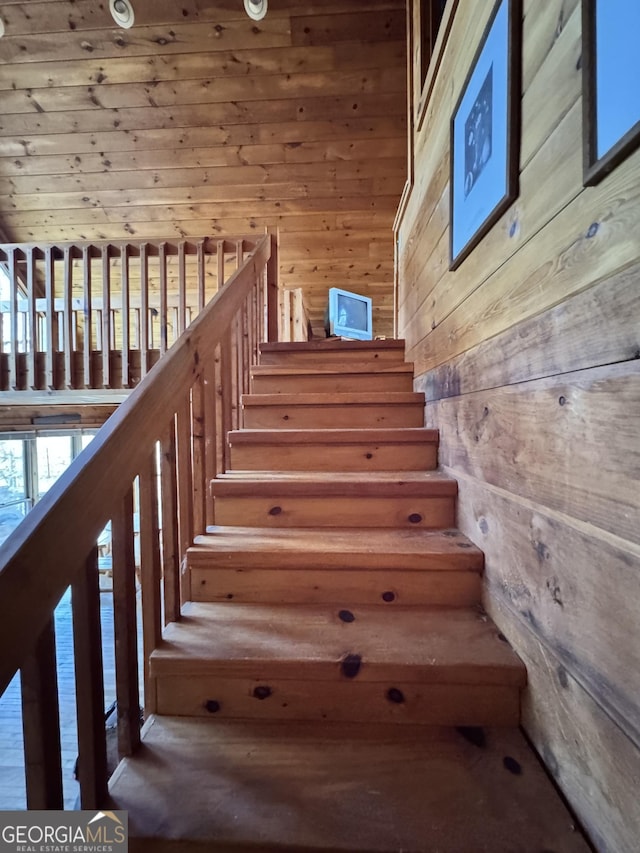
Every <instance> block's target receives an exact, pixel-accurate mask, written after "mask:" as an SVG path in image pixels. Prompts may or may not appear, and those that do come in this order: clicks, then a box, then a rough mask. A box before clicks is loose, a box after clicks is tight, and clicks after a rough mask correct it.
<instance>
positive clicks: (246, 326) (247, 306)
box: [239, 292, 251, 411]
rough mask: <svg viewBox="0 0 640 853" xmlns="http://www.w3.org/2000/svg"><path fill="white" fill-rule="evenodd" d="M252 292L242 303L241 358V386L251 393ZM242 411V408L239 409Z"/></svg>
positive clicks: (245, 392)
mask: <svg viewBox="0 0 640 853" xmlns="http://www.w3.org/2000/svg"><path fill="white" fill-rule="evenodd" d="M250 311H251V292H250V293H248V294H247V296H246V298H245V300H244V302H243V303H242V308H241V309H240V316H241V320H242V327H241V328H242V353H241V359H240V377H239V378H240V380H241V381H240V388H241V389H242V393H243V394H248V393H249V365H250V363H251V344H250V340H249V334H250V327H251V317H250ZM239 411H240V410H239Z"/></svg>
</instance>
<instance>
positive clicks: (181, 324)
mask: <svg viewBox="0 0 640 853" xmlns="http://www.w3.org/2000/svg"><path fill="white" fill-rule="evenodd" d="M186 328H187V265H186V257H185V242H184V240H180V242H179V243H178V331H177V334H176V337H178V336H179V335H181V334H182V333H183V332H184V330H185V329H186Z"/></svg>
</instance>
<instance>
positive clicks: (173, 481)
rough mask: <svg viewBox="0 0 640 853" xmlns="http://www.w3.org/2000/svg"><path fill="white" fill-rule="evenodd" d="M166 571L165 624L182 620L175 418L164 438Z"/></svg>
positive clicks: (164, 542)
mask: <svg viewBox="0 0 640 853" xmlns="http://www.w3.org/2000/svg"><path fill="white" fill-rule="evenodd" d="M160 471H161V474H162V497H161V500H162V569H163V579H164V623H165V625H168V624H169V622H176V621H177V620H178V619H180V557H179V552H178V548H179V545H178V542H179V540H178V495H177V491H178V485H177V472H176V431H175V420H174V419H173V418H172V420H171V423H170V425H169V428H168V430H167V431H166V433H165V435H164V437H163V439H162V453H161V457H160Z"/></svg>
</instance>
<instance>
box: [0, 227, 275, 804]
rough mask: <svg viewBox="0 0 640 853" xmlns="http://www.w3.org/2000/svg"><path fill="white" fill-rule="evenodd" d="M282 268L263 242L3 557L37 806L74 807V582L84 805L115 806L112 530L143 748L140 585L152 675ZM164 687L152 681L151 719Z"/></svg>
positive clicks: (3, 609)
mask: <svg viewBox="0 0 640 853" xmlns="http://www.w3.org/2000/svg"><path fill="white" fill-rule="evenodd" d="M274 261H275V244H274V241H273V238H271V237H269V236H265V237H264V238H262V239H261V240H260V241H259V242H258V243H257V245H255V247H254V248H253V250H252V251H251V252H250V254H249V255H248V257H246V258H245V260H244V261H243V263H242V264H241V265H240V266H239V268H238V269H237V270H236V271H235V272H234V273H233V274H232V275H231V277H230V278H229V280H228V281H227V282H226V283H225V285H224V287H222V288H221V289H220V290H219V292H218V293H217V295H216V296H215V297H214V298H213V300H212V301H211V302H210V303H209V304H208V305H207V306H206V307H205V308H204V309H203V310H202V311H201V313H200V314H199V316H198V318H197V319H196V320H195V321H194V322H193V323H192V324H191V325H190V326H189V328H188V329H187V330H186V331H185V333H184V334H183V335H182V336H181V337H180V338H179V340H178V341H177V342H176V343H175V344H174V346H173V347H172V348H171V349H170V351H169V352H168V353H167V354H166V355H165V356H164V357H163V359H162V360H161V361H160V362H159V364H158V365H157V366H156V367H155V368H154V370H153V371H152V372H151V373H149V374H148V375H147V376H146V377H145V378H144V379H143V380H142V381H141V383H140V384H139V385H138V387H137V388H136V389H135V390H134V391H133V392H132V393H131V395H130V396H129V397H128V399H127V400H126V401H125V402H124V403H122V405H121V406H120V408H119V409H118V410H117V411H116V412H115V413H114V415H112V417H111V418H110V419H109V420H108V421H107V423H106V424H105V425H104V427H103V428H102V429H101V430H100V432H99V433H98V435H97V436H96V437H95V438H94V440H93V441H92V442H91V444H90V445H88V447H87V448H85V450H84V451H83V452H82V453H81V454H80V456H78V457H77V458H76V460H74V462H73V463H72V465H71V466H70V468H69V469H68V470H67V471H66V472H65V474H64V475H63V476H62V477H61V478H60V480H58V481H57V482H56V483H55V484H54V485H53V486H52V488H51V489H50V490H49V491H48V492H47V494H46V495H45V496H44V498H43V499H42V500H41V501H40V502H39V503H38V504H37V505H36V506H35V507H34V509H33V510H32V512H31V513H30V514H29V515H28V516H27V518H26V519H25V520H24V522H23V523H22V524H21V525H20V526H19V527H18V528H17V529H16V530H15V531H14V532H13V533H12V534H11V536H10V537H9V539H7V541H6V542H5V543H4V545H3V546H2V548H1V549H0V695H1V694H2V692H4V690H5V689H6V687H7V685H8V684H9V682H10V680H11V679H12V677H13V676H14V674H15V673H16V672H17V671H18V670H20V675H21V682H22V697H23V698H22V703H23V731H24V750H25V767H26V781H27V806H28V808H30V809H52V808H54V809H55V808H62V775H61V751H60V726H59V711H58V695H57V685H56V652H55V632H54V627H53V613H54V609H55V607H56V606H57V604H58V602H59V601H60V599H61V597H62V596H63V594H64V592H65V591H66V589H67V588H68V587H69V586H71V590H72V617H73V636H74V646H75V651H74V655H75V677H76V706H77V725H78V745H79V759H78V774H79V781H80V796H81V804H82V808H97V807H99V806H100V805H102V804H104V803H105V801H106V797H107V770H106V747H105V726H104V710H105V709H104V681H103V666H102V644H101V630H100V604H99V595H100V593H99V580H98V556H97V548H96V541H97V539H98V536H99V534H100V532H101V531H102V530H103V529H104V527H105V525H106V524H107V522H109V521H110V522H111V530H112V561H113V599H114V631H115V671H116V699H117V708H118V748H119V754H120V756H124V755H130V754H132V753H133V752H134V751H135V750H136V748H137V747H138V745H139V743H140V713H139V707H140V699H139V695H138V694H139V690H138V678H139V676H138V654H137V635H136V634H137V632H136V607H137V601H136V585H137V583H138V584H139V585H140V589H141V611H142V626H143V627H142V633H143V660H144V661H145V664H144V665H145V667H146V666H147V661H148V658H149V654H150V652H151V651H152V650H153V649H154V648H155V647H156V646H157V645H158V643H159V641H160V639H161V631H162V624H163V623H164V624H167V623H168V622H170V621H173V620H177V619H179V618H180V607H181V602H182V601H184V600H186V599H188V598H189V590H188V575H187V574H186V573H183V572H182V571H181V567H182V559H183V555H184V553H185V551H186V548H187V547H188V546H189V544H190V543H191V542H192V540H193V537H194V534H197V533H199V532H204V531H205V529H206V525H207V524H210V523H212V521H213V511H212V501H211V499H210V497H209V489H208V483H209V481H210V479H211V478H213V477H214V476H215V475H216V473H218V472H220V471H221V470H222V469H224V467H225V465H226V449H225V444H226V442H225V436H226V431H227V430H228V429H230V428H232V427H237V426H238V425H240V422H241V412H240V395H241V394H242V393H243V391H244V390H246V389H247V386H248V376H249V368H250V365H251V364H252V363H254V362H255V361H256V360H257V355H258V346H259V344H260V342H261V341H263V340H275V339H277V284H276V282H275V280H274V269H275V263H274ZM134 501H135V503H136V505H137V508H138V517H139V551H140V574H139V577H138V578H137V577H136V559H135V547H134ZM145 675H146V673H145ZM152 687H153V685H152V682H151V681H150V680H149V679H148V678H145V709H146V712H147V713H150V712H153V710H154V708H155V697H154V695H153V690H152Z"/></svg>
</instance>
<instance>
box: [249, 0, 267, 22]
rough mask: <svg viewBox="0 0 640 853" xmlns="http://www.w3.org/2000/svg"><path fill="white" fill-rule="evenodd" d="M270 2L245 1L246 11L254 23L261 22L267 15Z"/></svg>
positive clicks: (265, 0)
mask: <svg viewBox="0 0 640 853" xmlns="http://www.w3.org/2000/svg"><path fill="white" fill-rule="evenodd" d="M267 3H268V0H244V10H245V12H246V13H247V15H248V16H249V17H250V18H253V20H254V21H261V20H262V19H263V18H264V16H265V15H266V14H267Z"/></svg>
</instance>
